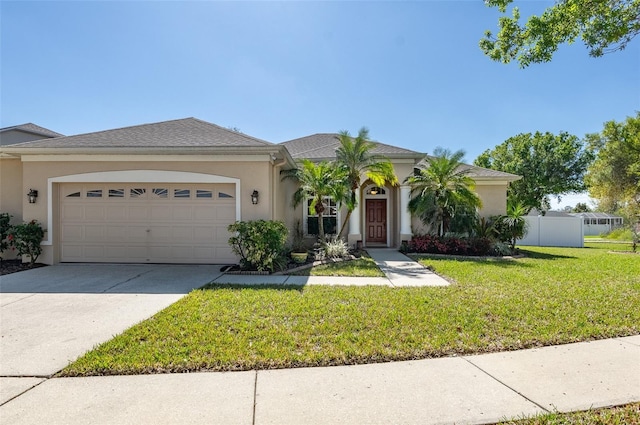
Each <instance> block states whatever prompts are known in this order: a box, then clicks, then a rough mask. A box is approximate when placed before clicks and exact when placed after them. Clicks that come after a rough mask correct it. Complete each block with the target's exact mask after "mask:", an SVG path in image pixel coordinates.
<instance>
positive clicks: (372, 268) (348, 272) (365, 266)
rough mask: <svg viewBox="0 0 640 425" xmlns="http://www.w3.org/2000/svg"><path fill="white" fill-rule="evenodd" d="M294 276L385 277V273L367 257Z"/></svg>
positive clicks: (302, 271) (316, 268) (323, 266)
mask: <svg viewBox="0 0 640 425" xmlns="http://www.w3.org/2000/svg"><path fill="white" fill-rule="evenodd" d="M293 274H294V275H296V276H349V277H355V276H358V277H384V273H382V272H381V271H380V269H379V268H378V266H377V265H376V263H375V261H373V259H371V257H368V256H365V255H363V256H362V257H360V258H358V259H357V260H350V261H343V262H340V263H331V264H324V265H322V266H316V267H313V268H311V269H306V270H301V271H299V272H296V273H293Z"/></svg>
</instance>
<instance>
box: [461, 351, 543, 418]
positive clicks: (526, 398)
mask: <svg viewBox="0 0 640 425" xmlns="http://www.w3.org/2000/svg"><path fill="white" fill-rule="evenodd" d="M461 359H462V360H464V361H466V362H467V363H469V364H470V365H472V366H473V367H475V368H477V369H478V370H479V371H481V372H482V373H484V374H485V375H487V376H488V377H490V378H491V379H493V380H495V381H496V382H498V383H499V384H500V385H503V386H505V387H506V388H508V389H509V390H511V391H513V392H514V393H516V394H518V395H519V396H520V397H522V398H524V399H525V400H527V401H528V402H529V403H533V404H535V405H536V406H538V407H539V408H540V409H542V410H543V411H544V412H546V413H552V412H551V411H550V410H549V409H547V408H546V407H544V406H543V405H541V404H540V403H538V402H536V401H535V400H532V399H530V398H529V397H527V396H526V395H524V394H522V393H521V392H520V391H518V390H516V389H515V388H513V387H512V386H510V385H508V384H507V383H505V382H503V381H502V380H500V379H498V378H496V377H495V376H493V375H492V374H490V373H489V372H487V371H486V370H484V369H483V368H481V367H480V366H478V365H477V364H475V363H474V362H472V361H471V360H469V359H468V358H467V357H465V356H462V357H461Z"/></svg>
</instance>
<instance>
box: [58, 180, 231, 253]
mask: <svg viewBox="0 0 640 425" xmlns="http://www.w3.org/2000/svg"><path fill="white" fill-rule="evenodd" d="M235 218H236V199H235V185H234V184H191V185H189V184H160V183H141V184H136V183H130V184H122V183H110V184H101V183H98V184H93V183H87V184H61V185H60V224H61V226H60V228H61V232H60V246H61V261H66V262H111V263H205V264H215V263H229V262H231V263H233V262H236V261H237V259H236V257H235V256H234V255H233V253H232V252H231V249H230V248H229V244H228V240H229V237H230V234H229V232H228V231H227V226H228V225H229V224H231V223H233V222H234V221H235Z"/></svg>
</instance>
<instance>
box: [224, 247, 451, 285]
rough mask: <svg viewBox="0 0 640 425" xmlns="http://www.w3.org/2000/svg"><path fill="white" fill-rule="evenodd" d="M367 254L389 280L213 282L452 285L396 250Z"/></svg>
mask: <svg viewBox="0 0 640 425" xmlns="http://www.w3.org/2000/svg"><path fill="white" fill-rule="evenodd" d="M367 252H368V253H369V256H371V258H372V259H373V260H374V261H375V262H376V264H377V265H378V267H379V268H380V270H381V271H382V272H383V273H384V274H385V276H386V277H337V276H287V275H234V274H225V275H222V276H220V277H219V278H217V279H215V280H214V281H213V282H214V283H223V284H224V283H228V284H237V285H265V284H266V285H351V286H366V285H383V286H391V287H405V286H447V285H449V282H448V281H446V280H445V279H443V278H442V277H440V276H438V275H437V274H435V273H434V272H432V271H431V270H429V269H427V268H425V267H423V266H422V265H420V264H419V263H417V262H415V261H413V260H412V259H410V258H409V257H407V256H406V255H403V254H401V253H400V252H398V250H397V249H394V248H373V249H368V250H367Z"/></svg>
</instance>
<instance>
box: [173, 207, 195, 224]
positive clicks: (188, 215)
mask: <svg viewBox="0 0 640 425" xmlns="http://www.w3.org/2000/svg"><path fill="white" fill-rule="evenodd" d="M192 210H193V207H191V206H179V207H173V208H172V209H171V212H172V217H171V218H172V219H173V220H179V221H182V220H192V219H193V214H192Z"/></svg>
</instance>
